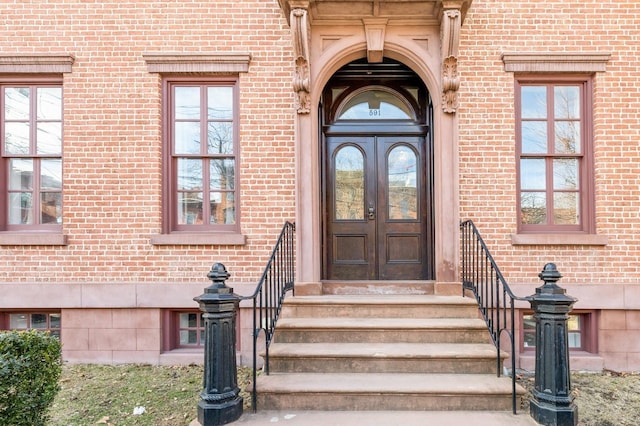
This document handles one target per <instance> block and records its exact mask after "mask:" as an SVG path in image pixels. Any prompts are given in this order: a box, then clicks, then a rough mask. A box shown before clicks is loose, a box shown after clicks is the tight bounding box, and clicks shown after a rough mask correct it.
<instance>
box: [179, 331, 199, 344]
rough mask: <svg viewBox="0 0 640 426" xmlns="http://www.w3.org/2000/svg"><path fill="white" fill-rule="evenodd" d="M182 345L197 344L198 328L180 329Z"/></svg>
mask: <svg viewBox="0 0 640 426" xmlns="http://www.w3.org/2000/svg"><path fill="white" fill-rule="evenodd" d="M180 344H181V345H197V344H198V332H197V331H196V330H180Z"/></svg>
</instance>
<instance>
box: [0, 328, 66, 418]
mask: <svg viewBox="0 0 640 426" xmlns="http://www.w3.org/2000/svg"><path fill="white" fill-rule="evenodd" d="M61 359H62V345H61V343H60V340H59V339H58V338H57V337H54V336H51V335H50V334H49V333H46V332H42V331H33V330H30V331H3V332H0V424H1V425H11V426H27V425H28V426H43V425H45V423H46V421H47V418H48V409H49V406H50V405H51V403H52V402H53V398H54V397H55V396H56V394H57V393H58V390H59V389H60V387H59V384H58V379H59V378H60V374H61V372H62V362H61Z"/></svg>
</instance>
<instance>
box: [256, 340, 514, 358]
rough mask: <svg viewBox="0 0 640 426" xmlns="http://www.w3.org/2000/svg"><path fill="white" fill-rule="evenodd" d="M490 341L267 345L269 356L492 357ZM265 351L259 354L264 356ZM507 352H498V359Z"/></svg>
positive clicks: (493, 355) (494, 349) (275, 343)
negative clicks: (268, 346)
mask: <svg viewBox="0 0 640 426" xmlns="http://www.w3.org/2000/svg"><path fill="white" fill-rule="evenodd" d="M496 354H497V349H496V347H495V346H493V345H492V344H491V343H432V342H429V343H283V342H274V343H273V344H272V346H271V347H270V348H269V356H270V357H272V358H276V357H277V358H312V357H313V358H371V359H451V360H452V361H453V360H461V359H475V360H483V359H495V358H496ZM264 355H265V353H261V356H264ZM507 357H508V353H507V352H505V351H501V353H500V358H502V359H505V358H507Z"/></svg>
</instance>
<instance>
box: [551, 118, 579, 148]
mask: <svg viewBox="0 0 640 426" xmlns="http://www.w3.org/2000/svg"><path fill="white" fill-rule="evenodd" d="M555 133H556V135H555V136H556V138H555V144H554V145H555V150H556V152H557V153H559V154H573V153H580V122H579V121H556V123H555Z"/></svg>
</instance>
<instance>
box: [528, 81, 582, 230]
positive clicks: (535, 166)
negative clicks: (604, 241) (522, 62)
mask: <svg viewBox="0 0 640 426" xmlns="http://www.w3.org/2000/svg"><path fill="white" fill-rule="evenodd" d="M590 91H591V84H590V80H589V79H585V78H581V79H562V80H560V81H546V80H541V79H534V78H532V79H519V80H518V81H517V82H516V96H517V108H516V110H517V132H516V133H517V139H518V144H517V152H518V156H519V163H518V167H519V173H518V189H519V198H518V211H519V229H520V231H524V232H527V231H529V232H531V231H533V232H549V231H551V232H553V231H562V232H567V231H569V232H572V231H573V232H576V231H577V232H579V231H582V232H593V231H594V229H593V213H592V209H593V195H592V194H593V190H592V184H591V179H592V177H591V176H592V171H591V152H590V151H591V146H592V144H591V140H590V138H591V129H590V125H591V124H590V123H591V117H590V100H591V92H590Z"/></svg>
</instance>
